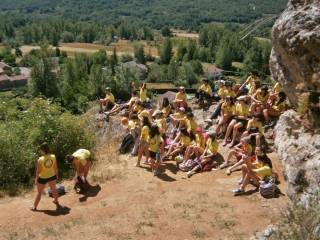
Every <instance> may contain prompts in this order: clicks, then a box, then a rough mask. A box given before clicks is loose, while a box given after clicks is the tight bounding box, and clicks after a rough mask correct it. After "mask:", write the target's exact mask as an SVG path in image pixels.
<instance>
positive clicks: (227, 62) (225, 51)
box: [216, 34, 233, 70]
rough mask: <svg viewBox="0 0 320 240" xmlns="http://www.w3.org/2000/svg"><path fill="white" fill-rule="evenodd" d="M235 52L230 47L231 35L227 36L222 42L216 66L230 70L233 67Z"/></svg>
mask: <svg viewBox="0 0 320 240" xmlns="http://www.w3.org/2000/svg"><path fill="white" fill-rule="evenodd" d="M232 60H233V52H232V48H231V46H230V45H229V35H228V34H226V35H225V36H224V37H223V38H222V39H221V41H220V43H219V46H218V50H217V54H216V64H217V66H218V67H220V68H222V69H225V70H229V69H230V68H231V67H232Z"/></svg>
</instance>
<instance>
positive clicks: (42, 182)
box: [38, 175, 57, 184]
mask: <svg viewBox="0 0 320 240" xmlns="http://www.w3.org/2000/svg"><path fill="white" fill-rule="evenodd" d="M54 180H57V176H56V175H54V176H52V177H49V178H40V177H39V178H38V183H39V184H47V183H48V182H51V181H54Z"/></svg>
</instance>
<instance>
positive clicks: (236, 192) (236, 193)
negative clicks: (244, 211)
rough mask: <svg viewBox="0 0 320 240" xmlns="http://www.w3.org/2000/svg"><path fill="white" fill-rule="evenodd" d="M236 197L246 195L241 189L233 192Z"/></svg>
mask: <svg viewBox="0 0 320 240" xmlns="http://www.w3.org/2000/svg"><path fill="white" fill-rule="evenodd" d="M232 192H233V195H234V196H239V195H241V194H243V193H244V191H243V190H242V189H240V188H238V189H235V190H232Z"/></svg>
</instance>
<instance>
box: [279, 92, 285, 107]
mask: <svg viewBox="0 0 320 240" xmlns="http://www.w3.org/2000/svg"><path fill="white" fill-rule="evenodd" d="M286 98H287V95H286V94H285V93H284V92H279V100H278V101H277V104H280V103H282V102H284V101H285V100H286Z"/></svg>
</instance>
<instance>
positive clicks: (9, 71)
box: [0, 62, 30, 91]
mask: <svg viewBox="0 0 320 240" xmlns="http://www.w3.org/2000/svg"><path fill="white" fill-rule="evenodd" d="M18 72H20V73H19V74H15V73H14V71H13V68H12V67H11V66H9V65H8V64H6V63H4V62H0V90H1V91H4V90H10V89H12V88H15V87H22V86H27V85H28V80H29V78H30V69H29V68H25V67H20V68H19V70H18Z"/></svg>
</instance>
